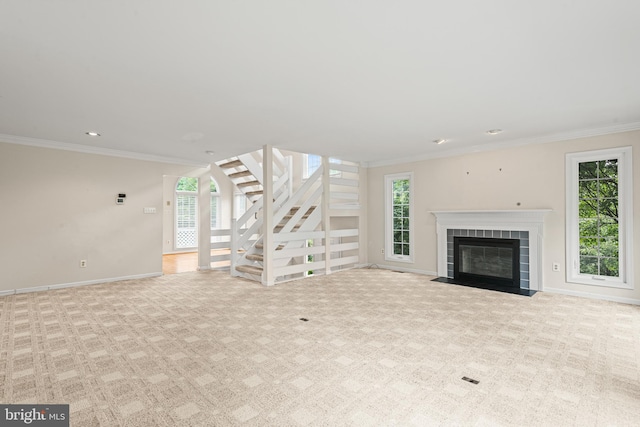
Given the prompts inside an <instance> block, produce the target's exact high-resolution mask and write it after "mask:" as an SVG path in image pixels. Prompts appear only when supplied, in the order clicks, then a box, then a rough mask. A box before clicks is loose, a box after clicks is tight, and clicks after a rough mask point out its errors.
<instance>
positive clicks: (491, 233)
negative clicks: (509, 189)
mask: <svg viewBox="0 0 640 427" xmlns="http://www.w3.org/2000/svg"><path fill="white" fill-rule="evenodd" d="M550 211H551V210H550V209H528V210H525V209H522V210H521V209H518V210H496V211H471V210H469V211H460V210H458V211H434V212H433V214H434V215H435V217H436V234H437V257H438V264H437V267H438V269H437V272H434V273H435V274H434V275H437V276H439V277H443V278H448V279H450V280H454V279H453V277H454V268H453V263H454V247H453V240H454V237H484V238H492V239H518V240H520V252H519V256H520V268H519V269H516V270H519V274H520V289H521V290H531V291H537V290H542V281H541V278H542V267H541V261H542V239H543V229H544V227H543V225H544V216H545V215H546V214H547V213H548V212H550ZM504 288H509V287H508V286H507V287H504Z"/></svg>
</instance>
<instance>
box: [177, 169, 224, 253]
mask: <svg viewBox="0 0 640 427" xmlns="http://www.w3.org/2000/svg"><path fill="white" fill-rule="evenodd" d="M219 227H220V193H219V192H218V186H217V184H216V182H215V181H214V180H213V179H212V180H211V229H212V230H213V229H216V228H219ZM197 247H198V178H187V177H182V178H180V179H179V180H178V183H177V184H176V249H191V248H197Z"/></svg>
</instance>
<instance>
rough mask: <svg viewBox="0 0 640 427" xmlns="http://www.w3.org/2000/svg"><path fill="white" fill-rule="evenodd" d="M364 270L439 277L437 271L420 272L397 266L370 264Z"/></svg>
mask: <svg viewBox="0 0 640 427" xmlns="http://www.w3.org/2000/svg"><path fill="white" fill-rule="evenodd" d="M364 268H381V269H383V270H393V271H401V272H403V273H415V274H422V275H423V276H437V275H438V273H436V272H435V271H428V270H418V269H415V268H405V267H398V266H395V265H384V264H368V265H367V266H366V267H364Z"/></svg>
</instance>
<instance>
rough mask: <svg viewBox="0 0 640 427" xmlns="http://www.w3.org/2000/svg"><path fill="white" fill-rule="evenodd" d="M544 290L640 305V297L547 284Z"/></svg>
mask: <svg viewBox="0 0 640 427" xmlns="http://www.w3.org/2000/svg"><path fill="white" fill-rule="evenodd" d="M542 292H549V293H552V294H562V295H569V296H572V297H582V298H589V299H599V300H604V301H613V302H621V303H624V304H633V305H640V300H639V299H633V298H624V297H615V296H611V295H600V294H591V293H589V292H579V291H570V290H568V289H558V288H548V287H546V286H545V287H544V288H543V289H542Z"/></svg>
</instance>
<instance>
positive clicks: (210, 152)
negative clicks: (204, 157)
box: [205, 150, 216, 156]
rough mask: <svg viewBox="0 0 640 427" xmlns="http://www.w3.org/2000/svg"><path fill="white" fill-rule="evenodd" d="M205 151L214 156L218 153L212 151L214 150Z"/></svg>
mask: <svg viewBox="0 0 640 427" xmlns="http://www.w3.org/2000/svg"><path fill="white" fill-rule="evenodd" d="M205 153H207V154H208V155H210V156H213V155H214V154H216V152H215V151H212V150H207V151H205Z"/></svg>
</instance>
